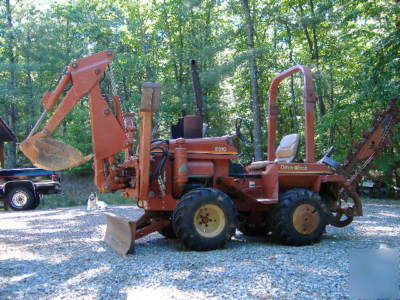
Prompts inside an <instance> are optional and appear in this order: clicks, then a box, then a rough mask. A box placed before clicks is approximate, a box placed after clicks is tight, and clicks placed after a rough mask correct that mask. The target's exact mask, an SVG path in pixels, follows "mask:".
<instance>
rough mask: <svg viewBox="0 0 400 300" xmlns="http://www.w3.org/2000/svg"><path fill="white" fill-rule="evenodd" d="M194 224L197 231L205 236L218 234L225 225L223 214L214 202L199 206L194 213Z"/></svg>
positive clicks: (211, 236)
mask: <svg viewBox="0 0 400 300" xmlns="http://www.w3.org/2000/svg"><path fill="white" fill-rule="evenodd" d="M194 224H195V228H196V230H197V232H198V233H199V234H200V235H202V236H204V237H207V238H213V237H216V236H217V235H219V234H220V233H221V232H222V230H223V229H224V227H225V214H224V212H223V210H222V209H221V208H220V207H219V206H217V205H215V204H206V205H202V206H201V207H199V208H198V209H197V211H196V213H195V215H194Z"/></svg>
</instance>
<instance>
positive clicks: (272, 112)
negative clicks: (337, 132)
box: [268, 65, 316, 163]
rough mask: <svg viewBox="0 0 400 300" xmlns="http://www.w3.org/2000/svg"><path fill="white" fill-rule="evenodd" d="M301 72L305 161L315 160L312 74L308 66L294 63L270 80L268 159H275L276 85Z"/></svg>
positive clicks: (314, 100)
mask: <svg viewBox="0 0 400 300" xmlns="http://www.w3.org/2000/svg"><path fill="white" fill-rule="evenodd" d="M300 71H301V72H302V73H303V75H304V94H303V98H304V115H305V116H304V117H305V130H304V136H305V140H306V162H307V163H314V162H315V149H314V147H315V145H314V110H315V102H316V98H315V96H314V92H313V86H312V74H311V70H310V68H308V67H306V66H302V65H296V66H294V67H291V68H290V69H287V70H285V71H283V72H281V73H279V74H278V75H277V76H276V77H275V78H274V80H272V83H271V86H270V88H269V94H268V96H269V112H268V119H269V120H268V160H269V161H274V160H275V149H276V121H277V116H278V114H279V109H278V107H277V105H276V98H277V96H278V86H279V84H280V83H281V81H282V80H283V79H285V78H286V77H288V76H290V75H292V74H294V73H296V72H300Z"/></svg>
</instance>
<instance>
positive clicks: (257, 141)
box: [241, 0, 263, 161]
mask: <svg viewBox="0 0 400 300" xmlns="http://www.w3.org/2000/svg"><path fill="white" fill-rule="evenodd" d="M241 3H242V7H243V10H244V15H245V22H246V32H247V47H248V50H249V55H248V61H249V71H250V87H251V101H252V113H253V122H254V127H253V135H254V159H255V160H256V161H257V160H262V159H263V149H262V141H261V136H262V134H261V119H260V117H261V116H260V115H261V113H260V103H259V99H258V85H257V81H258V72H257V64H256V57H255V49H254V26H253V19H252V17H251V15H250V9H249V1H248V0H241Z"/></svg>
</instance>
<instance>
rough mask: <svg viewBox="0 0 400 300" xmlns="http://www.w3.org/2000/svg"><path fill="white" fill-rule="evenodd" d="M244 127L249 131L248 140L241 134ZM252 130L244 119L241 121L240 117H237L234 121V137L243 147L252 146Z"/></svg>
mask: <svg viewBox="0 0 400 300" xmlns="http://www.w3.org/2000/svg"><path fill="white" fill-rule="evenodd" d="M243 125H245V127H246V129H247V130H248V131H249V135H250V139H248V138H246V137H245V136H244V135H243V134H242V130H241V129H242V126H243ZM252 129H253V127H252V126H251V124H250V122H249V121H247V120H246V119H243V118H241V117H238V118H237V119H236V121H235V130H236V136H237V137H238V139H239V140H240V141H241V142H242V143H243V144H244V145H245V146H248V147H250V146H252V144H253V134H252Z"/></svg>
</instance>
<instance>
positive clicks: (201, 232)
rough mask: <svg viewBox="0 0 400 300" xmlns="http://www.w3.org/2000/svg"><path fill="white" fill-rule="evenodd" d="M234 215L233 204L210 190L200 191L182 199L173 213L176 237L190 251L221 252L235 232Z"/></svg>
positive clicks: (225, 196)
mask: <svg viewBox="0 0 400 300" xmlns="http://www.w3.org/2000/svg"><path fill="white" fill-rule="evenodd" d="M236 219H237V211H236V207H235V205H234V203H233V202H232V200H231V199H230V198H229V197H228V196H227V195H226V194H225V193H223V192H221V191H218V190H216V189H212V188H199V189H195V190H192V191H190V192H189V193H187V194H185V195H183V196H182V198H181V200H180V201H179V202H178V203H177V205H176V207H175V209H174V213H173V220H172V224H173V228H174V232H175V233H176V236H177V237H178V238H179V239H180V240H181V241H182V243H183V244H184V245H185V246H186V247H187V248H189V249H191V250H196V251H208V250H215V249H218V248H223V247H224V246H225V244H226V243H227V242H228V241H229V240H230V239H231V238H232V236H233V235H234V234H235V230H236Z"/></svg>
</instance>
